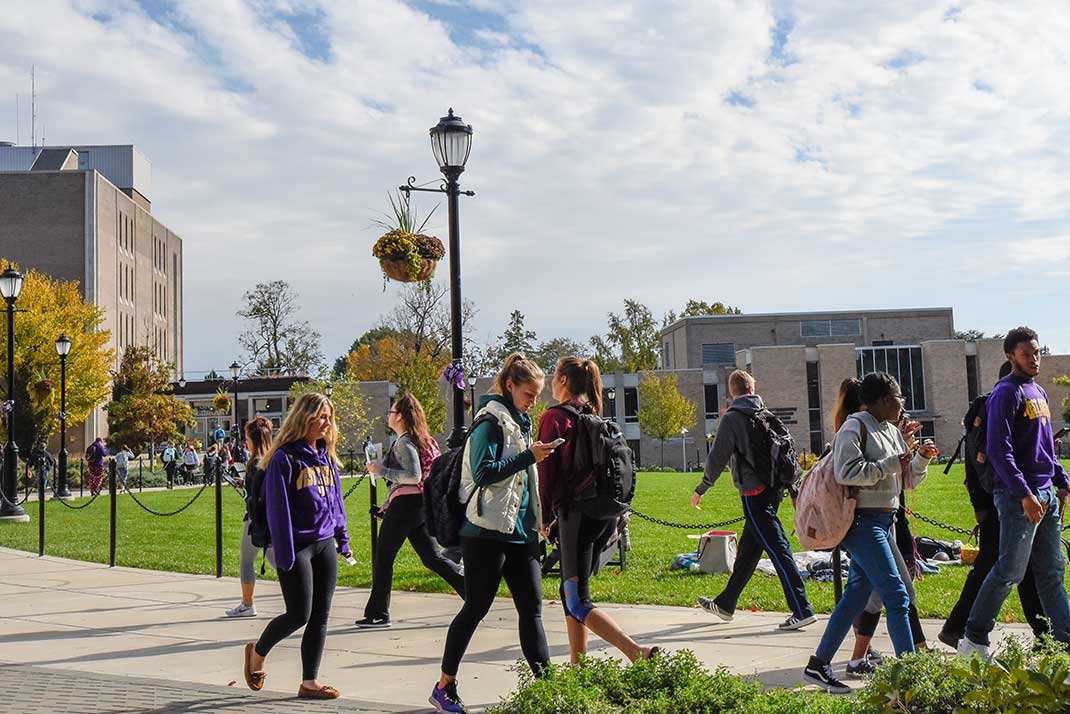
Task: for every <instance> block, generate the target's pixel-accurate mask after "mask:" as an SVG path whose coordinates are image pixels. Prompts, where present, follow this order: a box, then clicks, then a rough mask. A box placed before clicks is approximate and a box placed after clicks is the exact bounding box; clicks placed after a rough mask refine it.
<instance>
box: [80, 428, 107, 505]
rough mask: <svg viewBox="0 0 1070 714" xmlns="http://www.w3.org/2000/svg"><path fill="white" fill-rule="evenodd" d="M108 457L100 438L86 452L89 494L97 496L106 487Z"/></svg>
mask: <svg viewBox="0 0 1070 714" xmlns="http://www.w3.org/2000/svg"><path fill="white" fill-rule="evenodd" d="M107 456H108V450H107V449H106V448H104V440H103V439H101V438H100V437H99V436H98V437H97V438H96V439H94V440H93V443H92V444H90V445H89V446H88V448H86V450H85V463H86V467H87V469H88V471H89V474H88V476H89V493H90V494H92V495H94V496H95V495H97V494H98V493H100V489H101V488H102V487H103V486H104V459H106V458H107Z"/></svg>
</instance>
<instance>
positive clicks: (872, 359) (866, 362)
mask: <svg viewBox="0 0 1070 714" xmlns="http://www.w3.org/2000/svg"><path fill="white" fill-rule="evenodd" d="M855 366H856V368H857V372H858V376H859V377H864V376H866V375H867V374H871V373H873V372H887V373H888V374H890V375H892V376H893V377H895V378H896V380H897V381H898V382H899V388H900V389H901V390H902V392H903V398H904V399H905V400H906V409H907V411H908V412H909V411H923V410H924V409H925V376H924V372H923V370H922V361H921V348H920V347H859V348H857V349H856V350H855Z"/></svg>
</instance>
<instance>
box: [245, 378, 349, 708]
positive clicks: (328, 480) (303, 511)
mask: <svg viewBox="0 0 1070 714" xmlns="http://www.w3.org/2000/svg"><path fill="white" fill-rule="evenodd" d="M337 438H338V427H337V425H336V424H335V421H334V407H333V406H332V404H331V402H330V400H329V399H328V398H327V397H325V396H324V395H322V394H317V393H312V392H310V393H307V394H302V395H301V396H300V397H298V398H297V401H296V402H294V404H293V405H292V406H291V407H290V411H289V413H288V414H287V415H286V421H284V422H283V424H282V428H281V429H279V434H278V436H277V437H276V438H275V440H274V443H273V444H272V445H271V447H270V448H269V449H268V452H267V454H265V455H264V457H263V458H262V459H261V460H262V461H266V462H267V473H266V474H265V476H264V484H263V487H264V496H265V503H266V506H267V521H268V530H269V531H270V533H271V549H272V551H273V552H274V554H275V567H276V568H277V570H278V573H279V586H280V587H281V589H282V597H283V600H284V601H285V602H286V612H285V613H283V614H282V615H279V616H278V617H276V618H275V619H274V620H272V621H271V622H269V623H268V625H267V627H266V628H264V632H263V633H262V634H261V635H260V639H259V641H257V642H255V643H254V642H250V643H248V644H247V645H246V646H245V682H246V684H248V685H249V688H250V689H254V690H259V689H262V688H263V686H264V679H265V677H266V674H265V673H264V658H265V657H267V655H268V653H269V652H271V649H272V648H273V647H274V646H275V645H277V644H278V643H279V642H280V641H282V640H283V639H284V638H286V637H288V636H289V635H291V634H292V633H294V632H295V631H297V630H298V629H300V628H301V627H304V628H305V632H304V635H303V636H302V638H301V672H302V673H301V686H300V687H299V688H298V690H297V696H298V697H300V698H302V699H335V698H337V697H338V696H340V695H339V692H338V690H337V689H335V688H334V687H331V686H328V685H325V684H322V683H321V682H320V681H319V680H318V679H317V677H318V675H319V665H320V660H321V659H322V658H323V646H324V643H325V641H326V639H327V618H328V616H329V615H330V611H331V598H332V597H333V595H334V586H335V583H336V581H337V579H338V556H337V553H341V555H342V556H343V557H346V558H348V557H351V554H350V550H349V533H348V532H347V530H346V511H345V503H344V501H343V500H342V483H341V479H340V477H339V473H338V456H337V454H336V452H335V443H336V441H337ZM336 544H337V546H336ZM336 551H337V553H336Z"/></svg>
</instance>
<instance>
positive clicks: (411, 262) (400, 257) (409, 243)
mask: <svg viewBox="0 0 1070 714" xmlns="http://www.w3.org/2000/svg"><path fill="white" fill-rule="evenodd" d="M372 255H373V256H375V257H376V258H378V259H379V266H380V267H381V268H382V270H383V276H384V278H389V279H391V280H396V281H398V282H399V283H415V282H419V281H421V280H430V279H431V277H432V276H434V274H435V265H436V264H437V263H438V261H439V260H440V259H441V258H442V257H443V256H445V255H446V249H445V248H444V247H443V246H442V241H440V240H439V239H438V238H435V237H434V236H429V235H424V234H422V233H409V232H407V231H402V230H392V231H390V232H389V233H386V234H385V235H383V236H382V237H381V238H379V240H377V241H376V242H375V245H374V246H373V247H372Z"/></svg>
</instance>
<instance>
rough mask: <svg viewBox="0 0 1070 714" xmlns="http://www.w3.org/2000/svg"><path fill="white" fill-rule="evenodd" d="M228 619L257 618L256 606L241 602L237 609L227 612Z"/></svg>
mask: <svg viewBox="0 0 1070 714" xmlns="http://www.w3.org/2000/svg"><path fill="white" fill-rule="evenodd" d="M227 617H256V606H255V605H246V604H245V603H244V602H239V603H238V606H237V607H232V608H230V609H229V610H227Z"/></svg>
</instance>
